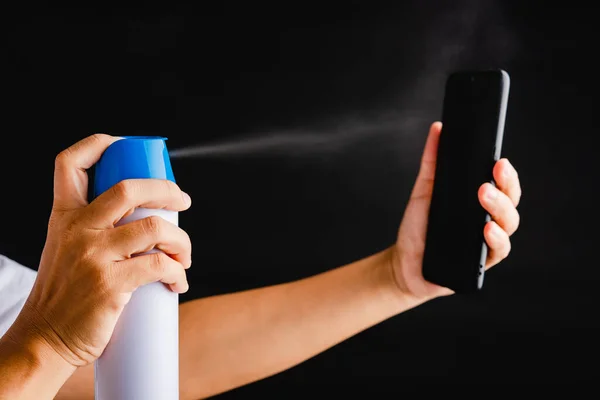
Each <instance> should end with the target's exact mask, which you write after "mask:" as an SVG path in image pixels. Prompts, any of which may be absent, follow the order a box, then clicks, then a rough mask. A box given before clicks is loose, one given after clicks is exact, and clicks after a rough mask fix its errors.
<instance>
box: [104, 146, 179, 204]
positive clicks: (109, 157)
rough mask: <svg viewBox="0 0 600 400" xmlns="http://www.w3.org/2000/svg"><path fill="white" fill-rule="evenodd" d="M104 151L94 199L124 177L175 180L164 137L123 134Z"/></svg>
mask: <svg viewBox="0 0 600 400" xmlns="http://www.w3.org/2000/svg"><path fill="white" fill-rule="evenodd" d="M122 138H123V139H120V140H117V141H116V142H114V143H113V144H111V145H110V146H108V148H107V149H106V150H105V151H104V154H102V157H100V160H99V161H98V162H97V163H96V167H95V168H96V169H95V177H94V198H96V197H97V196H99V195H100V194H102V193H103V192H104V191H106V190H107V189H109V188H110V187H112V186H114V185H115V184H117V183H119V182H121V181H122V180H125V179H143V178H153V179H167V180H170V181H172V182H175V177H174V176H173V170H172V168H171V160H170V158H169V152H168V151H167V144H166V143H165V141H166V140H167V138H165V137H161V136H122Z"/></svg>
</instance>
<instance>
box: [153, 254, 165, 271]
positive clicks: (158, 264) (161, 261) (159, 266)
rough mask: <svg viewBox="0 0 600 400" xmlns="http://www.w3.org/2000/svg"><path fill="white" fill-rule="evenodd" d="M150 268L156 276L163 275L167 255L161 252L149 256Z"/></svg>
mask: <svg viewBox="0 0 600 400" xmlns="http://www.w3.org/2000/svg"><path fill="white" fill-rule="evenodd" d="M150 268H151V269H152V271H154V273H155V274H156V275H158V276H162V275H164V273H165V271H166V269H167V255H166V254H164V253H162V252H156V253H152V254H151V255H150Z"/></svg>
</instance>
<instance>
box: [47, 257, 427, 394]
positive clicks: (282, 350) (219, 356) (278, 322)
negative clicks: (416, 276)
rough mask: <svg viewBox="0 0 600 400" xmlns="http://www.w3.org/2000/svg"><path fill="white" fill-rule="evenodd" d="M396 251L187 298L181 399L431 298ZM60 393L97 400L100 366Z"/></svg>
mask: <svg viewBox="0 0 600 400" xmlns="http://www.w3.org/2000/svg"><path fill="white" fill-rule="evenodd" d="M392 253H393V248H392V247H390V248H389V249H386V250H384V251H381V252H379V253H377V254H375V255H372V256H370V257H367V258H365V259H362V260H359V261H357V262H354V263H351V264H349V265H346V266H343V267H340V268H337V269H334V270H331V271H328V272H324V273H321V274H318V275H315V276H312V277H309V278H305V279H302V280H298V281H295V282H291V283H284V284H280V285H275V286H269V287H265V288H260V289H253V290H248V291H244V292H238V293H232V294H226V295H219V296H213V297H208V298H203V299H197V300H193V301H189V302H186V303H183V304H182V305H181V306H180V348H181V352H180V391H181V398H182V399H190V400H191V399H200V398H206V397H209V396H212V395H216V394H219V393H222V392H225V391H228V390H231V389H234V388H236V387H239V386H242V385H245V384H248V383H251V382H254V381H257V380H260V379H263V378H266V377H268V376H271V375H274V374H276V373H278V372H281V371H284V370H286V369H288V368H291V367H293V366H295V365H297V364H299V363H301V362H303V361H305V360H307V359H309V358H311V357H313V356H315V355H317V354H318V353H321V352H323V351H324V350H326V349H328V348H330V347H332V346H334V345H336V344H338V343H340V342H342V341H344V340H345V339H347V338H350V337H351V336H353V335H356V334H357V333H359V332H361V331H363V330H365V329H367V328H369V327H371V326H374V325H376V324H378V323H380V322H382V321H384V320H386V319H388V318H390V317H393V316H395V315H397V314H399V313H401V312H403V311H406V310H408V309H410V308H413V307H415V306H417V305H419V304H421V303H423V302H425V301H426V300H425V299H416V298H414V297H410V296H407V295H404V294H403V293H402V292H401V291H400V290H399V289H398V286H397V284H396V281H395V278H394V276H393V269H392V266H391V257H392V255H393V254H392ZM63 394H64V395H63ZM57 399H93V367H91V366H88V367H85V368H81V369H79V370H78V371H77V372H76V373H75V374H74V375H73V377H72V378H71V379H70V380H69V381H68V382H67V384H66V385H65V386H64V387H63V389H62V390H61V395H60V396H59V397H57Z"/></svg>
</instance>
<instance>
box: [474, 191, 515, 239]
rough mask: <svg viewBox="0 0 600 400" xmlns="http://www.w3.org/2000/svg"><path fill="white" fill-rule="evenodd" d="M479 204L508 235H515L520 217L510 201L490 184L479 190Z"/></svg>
mask: <svg viewBox="0 0 600 400" xmlns="http://www.w3.org/2000/svg"><path fill="white" fill-rule="evenodd" d="M478 195H479V202H480V203H481V205H482V206H483V208H484V209H485V210H486V211H487V212H488V213H489V214H490V216H491V217H492V219H493V220H494V221H496V223H497V224H498V225H500V227H501V228H502V229H504V231H506V233H508V235H509V236H510V235H512V234H513V233H515V231H516V230H517V228H518V227H519V222H520V216H519V212H518V211H517V209H516V208H515V205H514V204H513V202H512V200H511V199H510V198H509V197H508V196H507V195H505V194H504V193H503V192H501V191H500V190H498V189H497V188H495V187H494V185H492V184H491V183H484V184H483V185H481V187H480V188H479V193H478Z"/></svg>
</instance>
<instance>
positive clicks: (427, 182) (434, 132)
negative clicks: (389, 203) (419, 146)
mask: <svg viewBox="0 0 600 400" xmlns="http://www.w3.org/2000/svg"><path fill="white" fill-rule="evenodd" d="M441 132H442V123H441V122H434V123H433V124H431V127H430V128H429V135H428V136H427V141H426V142H425V149H424V150H423V155H422V157H421V166H420V167H419V174H418V176H417V181H416V182H415V186H414V188H413V191H412V194H411V198H421V197H429V196H431V192H432V191H433V179H434V178H435V165H436V161H437V153H438V146H439V142H440V133H441Z"/></svg>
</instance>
